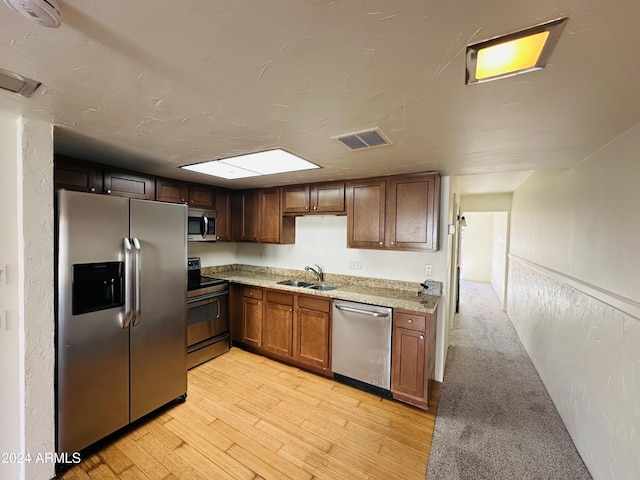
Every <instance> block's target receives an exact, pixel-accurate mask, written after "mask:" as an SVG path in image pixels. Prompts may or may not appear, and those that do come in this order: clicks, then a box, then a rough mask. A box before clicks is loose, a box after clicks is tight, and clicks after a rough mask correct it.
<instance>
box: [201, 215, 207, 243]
mask: <svg viewBox="0 0 640 480" xmlns="http://www.w3.org/2000/svg"><path fill="white" fill-rule="evenodd" d="M202 227H203V228H202V238H203V239H206V238H207V233H209V217H207V214H206V213H203V214H202Z"/></svg>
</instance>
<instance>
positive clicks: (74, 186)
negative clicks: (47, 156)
mask: <svg viewBox="0 0 640 480" xmlns="http://www.w3.org/2000/svg"><path fill="white" fill-rule="evenodd" d="M53 181H54V184H55V189H56V190H60V189H64V190H72V191H76V192H89V193H102V189H103V183H102V169H101V168H100V166H99V165H96V164H93V163H90V162H85V161H82V160H77V159H75V158H70V157H65V156H62V155H56V157H55V165H54V173H53Z"/></svg>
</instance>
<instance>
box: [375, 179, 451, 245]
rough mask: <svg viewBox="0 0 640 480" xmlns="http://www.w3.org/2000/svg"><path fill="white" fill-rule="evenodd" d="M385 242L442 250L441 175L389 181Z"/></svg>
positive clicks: (386, 243)
mask: <svg viewBox="0 0 640 480" xmlns="http://www.w3.org/2000/svg"><path fill="white" fill-rule="evenodd" d="M386 203H387V215H386V223H385V246H386V247H389V248H394V249H398V250H433V251H435V250H438V224H439V210H440V208H439V206H440V176H439V175H437V174H425V175H416V176H410V177H399V178H393V179H391V180H388V183H387V202H386Z"/></svg>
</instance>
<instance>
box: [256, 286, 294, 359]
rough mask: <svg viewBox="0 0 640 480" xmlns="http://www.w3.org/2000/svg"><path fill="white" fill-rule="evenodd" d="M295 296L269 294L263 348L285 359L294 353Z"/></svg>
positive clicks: (263, 330)
mask: <svg viewBox="0 0 640 480" xmlns="http://www.w3.org/2000/svg"><path fill="white" fill-rule="evenodd" d="M292 345H293V295H289V294H284V293H279V292H267V300H266V302H265V312H264V323H263V329H262V348H264V349H265V350H267V351H269V352H272V353H275V354H277V355H280V356H283V357H291V355H292V353H293V348H292Z"/></svg>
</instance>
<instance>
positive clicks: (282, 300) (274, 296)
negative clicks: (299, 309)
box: [267, 290, 293, 306]
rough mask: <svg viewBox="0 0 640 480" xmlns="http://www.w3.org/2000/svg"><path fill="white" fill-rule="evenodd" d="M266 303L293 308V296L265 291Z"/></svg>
mask: <svg viewBox="0 0 640 480" xmlns="http://www.w3.org/2000/svg"><path fill="white" fill-rule="evenodd" d="M267 302H273V303H279V304H281V305H289V306H293V294H291V293H282V292H276V291H273V290H267Z"/></svg>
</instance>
